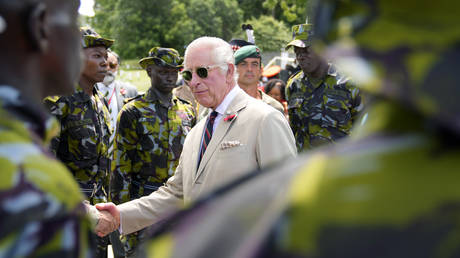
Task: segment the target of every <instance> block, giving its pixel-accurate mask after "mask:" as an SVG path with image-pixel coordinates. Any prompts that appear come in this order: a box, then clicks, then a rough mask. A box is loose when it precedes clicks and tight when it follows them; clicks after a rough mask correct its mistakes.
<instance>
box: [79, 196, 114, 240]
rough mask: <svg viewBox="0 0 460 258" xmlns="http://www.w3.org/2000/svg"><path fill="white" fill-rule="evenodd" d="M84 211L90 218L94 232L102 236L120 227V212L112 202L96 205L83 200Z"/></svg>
mask: <svg viewBox="0 0 460 258" xmlns="http://www.w3.org/2000/svg"><path fill="white" fill-rule="evenodd" d="M84 204H85V207H86V212H87V214H88V216H89V218H90V220H91V222H92V223H91V224H92V226H93V228H94V232H95V233H96V234H97V235H98V236H99V237H104V236H106V235H108V234H110V233H112V232H113V231H115V230H117V229H118V228H119V227H120V212H119V211H118V209H117V206H116V205H115V204H113V203H111V202H110V203H99V204H96V206H92V205H90V204H89V203H88V202H85V203H84Z"/></svg>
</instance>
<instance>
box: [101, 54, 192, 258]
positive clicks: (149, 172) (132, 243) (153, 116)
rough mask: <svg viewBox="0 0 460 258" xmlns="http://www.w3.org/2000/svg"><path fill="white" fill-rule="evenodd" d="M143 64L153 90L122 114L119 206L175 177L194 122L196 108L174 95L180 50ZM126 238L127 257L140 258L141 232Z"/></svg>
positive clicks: (116, 174) (115, 183) (116, 173)
mask: <svg viewBox="0 0 460 258" xmlns="http://www.w3.org/2000/svg"><path fill="white" fill-rule="evenodd" d="M139 63H140V65H141V66H142V68H144V69H145V70H146V71H147V74H148V75H149V77H150V80H151V87H150V88H149V90H148V91H147V92H146V93H145V94H144V95H141V96H138V97H137V98H135V99H133V100H131V101H130V102H128V103H127V104H126V105H125V107H124V108H123V109H122V111H121V112H120V116H119V121H118V130H117V135H116V140H115V142H116V144H115V152H114V164H115V165H114V169H113V174H112V178H111V192H110V194H111V199H112V201H113V202H114V203H116V204H120V203H124V202H127V201H131V200H134V199H137V198H140V197H142V196H145V195H149V194H150V193H152V192H154V191H156V190H157V189H158V188H159V187H161V186H162V185H163V184H164V183H165V182H166V180H168V178H169V177H171V176H172V175H173V174H174V171H175V170H176V167H177V165H178V163H179V157H180V154H181V152H182V146H183V144H184V140H185V136H186V135H187V133H188V132H189V131H190V129H191V128H192V126H193V125H194V124H195V117H194V112H193V107H192V106H190V105H189V104H187V103H184V102H182V101H181V100H179V99H178V98H176V97H175V96H173V95H172V93H171V92H172V90H173V89H174V87H176V81H177V76H178V72H179V69H180V68H181V67H182V58H181V57H180V55H179V52H177V50H175V49H172V48H162V47H154V48H152V49H151V50H150V51H149V56H148V57H145V58H143V59H141V60H140V61H139ZM126 238H127V239H126V243H125V253H126V256H127V257H136V253H135V248H136V247H137V245H138V242H139V241H141V240H142V231H138V232H135V233H133V234H129V235H127V236H126Z"/></svg>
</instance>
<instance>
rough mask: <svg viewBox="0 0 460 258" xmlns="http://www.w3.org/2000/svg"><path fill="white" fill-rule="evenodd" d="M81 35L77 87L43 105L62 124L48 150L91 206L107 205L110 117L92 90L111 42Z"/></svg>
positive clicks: (103, 242)
mask: <svg viewBox="0 0 460 258" xmlns="http://www.w3.org/2000/svg"><path fill="white" fill-rule="evenodd" d="M80 32H81V39H80V42H81V43H82V47H83V53H84V54H85V57H86V62H85V65H84V69H83V72H82V74H81V76H80V79H79V82H78V86H77V88H76V90H75V91H74V93H73V94H72V95H67V96H61V97H49V98H47V99H46V100H45V104H46V105H47V107H48V108H49V109H50V111H51V114H53V115H54V116H56V117H57V118H58V120H59V121H60V123H61V132H60V134H59V135H58V136H56V137H55V138H53V140H52V142H51V148H52V150H53V151H54V152H55V154H56V156H57V157H58V158H59V159H60V160H61V161H62V162H64V164H66V165H67V167H68V168H69V169H70V171H71V172H72V173H73V175H74V177H75V179H76V180H77V182H78V184H79V185H80V190H81V191H82V192H83V193H84V194H85V195H86V198H87V199H88V200H89V202H90V204H92V205H94V204H96V203H99V202H106V201H107V191H108V176H109V174H108V173H109V169H110V162H111V160H110V157H109V153H108V148H109V138H110V134H111V128H110V120H109V119H110V118H109V117H110V116H109V113H108V110H107V107H106V105H105V103H104V102H103V101H104V99H103V97H102V96H101V95H100V93H99V91H98V90H97V89H96V88H95V87H94V86H95V84H96V83H97V82H101V81H103V80H104V77H105V75H106V73H107V48H109V47H110V46H111V45H112V44H113V40H110V39H105V38H102V37H101V36H99V34H97V33H96V32H95V31H94V30H92V29H90V28H81V29H80ZM72 61H73V60H72V59H69V60H66V62H72ZM107 239H108V238H105V239H101V238H98V248H97V252H98V253H97V257H106V256H107V241H108V240H107Z"/></svg>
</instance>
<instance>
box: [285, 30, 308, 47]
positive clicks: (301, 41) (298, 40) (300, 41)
mask: <svg viewBox="0 0 460 258" xmlns="http://www.w3.org/2000/svg"><path fill="white" fill-rule="evenodd" d="M312 28H313V26H312V25H311V24H298V25H294V26H292V41H291V42H289V43H288V44H287V46H286V49H288V48H290V47H291V46H296V47H301V48H305V47H308V46H310V45H311V40H312V36H313V29H312Z"/></svg>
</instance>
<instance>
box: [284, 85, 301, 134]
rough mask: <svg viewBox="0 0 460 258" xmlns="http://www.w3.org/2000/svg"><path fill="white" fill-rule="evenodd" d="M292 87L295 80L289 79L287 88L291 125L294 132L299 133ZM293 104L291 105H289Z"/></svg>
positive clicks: (286, 94)
mask: <svg viewBox="0 0 460 258" xmlns="http://www.w3.org/2000/svg"><path fill="white" fill-rule="evenodd" d="M292 87H293V82H292V81H291V80H289V81H288V84H287V86H286V90H285V96H286V101H287V103H288V114H289V126H290V127H291V130H292V133H293V134H294V136H295V135H297V129H298V128H299V121H298V115H297V112H296V108H295V107H294V106H293V105H292V101H293V100H292ZM289 104H291V105H289Z"/></svg>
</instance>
